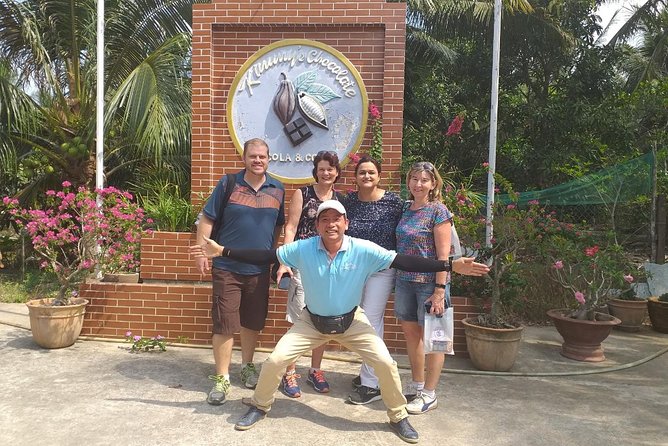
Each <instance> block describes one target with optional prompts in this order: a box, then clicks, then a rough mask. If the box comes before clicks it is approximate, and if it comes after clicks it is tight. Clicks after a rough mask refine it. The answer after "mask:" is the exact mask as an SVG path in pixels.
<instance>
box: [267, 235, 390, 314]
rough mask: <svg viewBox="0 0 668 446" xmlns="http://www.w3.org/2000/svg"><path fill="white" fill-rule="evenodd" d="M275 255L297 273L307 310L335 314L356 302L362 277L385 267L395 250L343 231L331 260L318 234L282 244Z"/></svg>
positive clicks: (341, 312) (350, 308) (351, 307)
mask: <svg viewBox="0 0 668 446" xmlns="http://www.w3.org/2000/svg"><path fill="white" fill-rule="evenodd" d="M277 255H278V260H280V261H281V263H283V264H284V265H287V266H289V267H291V268H297V269H298V270H299V272H300V273H301V276H302V286H303V287H304V300H305V302H306V306H307V307H308V309H309V311H311V312H312V313H315V314H319V315H320V316H337V315H339V314H345V313H348V312H349V311H350V310H352V309H353V308H354V307H355V306H356V305H359V304H360V302H361V301H362V291H363V290H364V284H365V283H366V280H367V279H368V278H369V276H370V275H372V274H373V273H376V272H378V271H381V270H384V269H387V268H389V267H390V265H391V264H392V262H393V261H394V257H395V256H396V255H397V253H396V252H394V251H389V250H387V249H385V248H381V247H380V246H378V245H376V244H375V243H373V242H370V241H368V240H362V239H358V238H354V237H348V236H347V235H346V236H344V237H343V243H342V245H341V249H339V252H338V253H337V254H336V257H334V259H332V260H331V261H330V258H329V256H328V255H327V251H326V250H325V247H324V245H323V244H322V240H321V238H320V236H317V237H311V238H308V239H305V240H298V241H296V242H293V243H288V244H287V245H283V246H281V247H280V248H278V251H277Z"/></svg>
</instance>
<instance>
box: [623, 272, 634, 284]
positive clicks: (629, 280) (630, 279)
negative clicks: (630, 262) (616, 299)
mask: <svg viewBox="0 0 668 446" xmlns="http://www.w3.org/2000/svg"><path fill="white" fill-rule="evenodd" d="M624 280H625V281H626V283H632V282H633V280H634V279H633V276H632V275H631V274H624Z"/></svg>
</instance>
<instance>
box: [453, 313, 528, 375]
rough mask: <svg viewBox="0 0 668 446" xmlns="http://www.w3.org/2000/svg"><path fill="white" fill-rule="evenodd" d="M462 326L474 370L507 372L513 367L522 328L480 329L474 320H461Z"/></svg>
mask: <svg viewBox="0 0 668 446" xmlns="http://www.w3.org/2000/svg"><path fill="white" fill-rule="evenodd" d="M462 324H464V329H465V333H466V348H467V349H468V352H469V357H470V358H471V362H472V363H473V366H474V367H475V368H477V369H478V370H490V371H495V372H507V371H508V370H510V369H511V368H512V367H513V364H515V359H517V353H518V352H519V349H520V342H521V341H522V331H523V330H524V327H519V328H488V327H481V326H479V325H476V324H475V318H467V319H463V320H462Z"/></svg>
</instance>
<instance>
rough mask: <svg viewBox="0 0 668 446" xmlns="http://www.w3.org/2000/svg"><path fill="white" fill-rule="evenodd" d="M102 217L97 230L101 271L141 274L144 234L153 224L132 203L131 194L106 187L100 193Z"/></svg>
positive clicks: (141, 210)
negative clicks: (148, 226) (145, 228)
mask: <svg viewBox="0 0 668 446" xmlns="http://www.w3.org/2000/svg"><path fill="white" fill-rule="evenodd" d="M99 195H100V197H101V199H102V216H101V222H100V225H99V228H98V237H99V242H98V243H99V246H100V248H101V253H100V269H101V271H102V272H105V273H117V272H137V271H139V254H140V249H141V234H142V231H143V230H144V227H145V226H146V225H148V224H151V223H152V220H151V219H150V218H146V216H145V215H144V210H143V209H142V208H140V207H139V205H137V204H136V203H134V202H132V201H131V200H132V198H133V197H132V194H130V193H129V192H124V191H121V190H118V189H116V188H115V187H107V188H105V189H101V190H100V191H99Z"/></svg>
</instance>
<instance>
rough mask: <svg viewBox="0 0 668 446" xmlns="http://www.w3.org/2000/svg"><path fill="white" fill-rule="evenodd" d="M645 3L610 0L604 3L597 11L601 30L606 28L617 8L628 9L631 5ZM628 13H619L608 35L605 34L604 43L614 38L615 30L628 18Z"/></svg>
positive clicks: (631, 0) (643, 0)
mask: <svg viewBox="0 0 668 446" xmlns="http://www.w3.org/2000/svg"><path fill="white" fill-rule="evenodd" d="M644 2H645V0H617V1H614V0H611V1H608V2H606V3H604V4H603V5H602V6H601V7H600V8H599V10H598V15H599V16H600V17H601V26H602V28H603V29H605V27H606V26H608V23H610V19H612V16H613V15H614V14H615V11H617V10H618V9H619V8H623V7H627V8H628V7H629V6H632V5H636V6H637V5H641V4H643V3H644ZM629 15H630V12H628V11H624V10H623V11H621V12H620V13H619V14H618V15H617V18H616V19H615V24H614V25H613V26H612V27H611V28H610V30H609V31H608V33H607V34H606V36H605V38H604V39H603V40H604V41H605V42H607V40H608V39H609V38H610V37H612V36H614V35H615V33H616V32H617V30H618V29H619V28H620V27H621V26H622V25H623V24H624V22H625V21H626V19H627V18H628V17H629Z"/></svg>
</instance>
